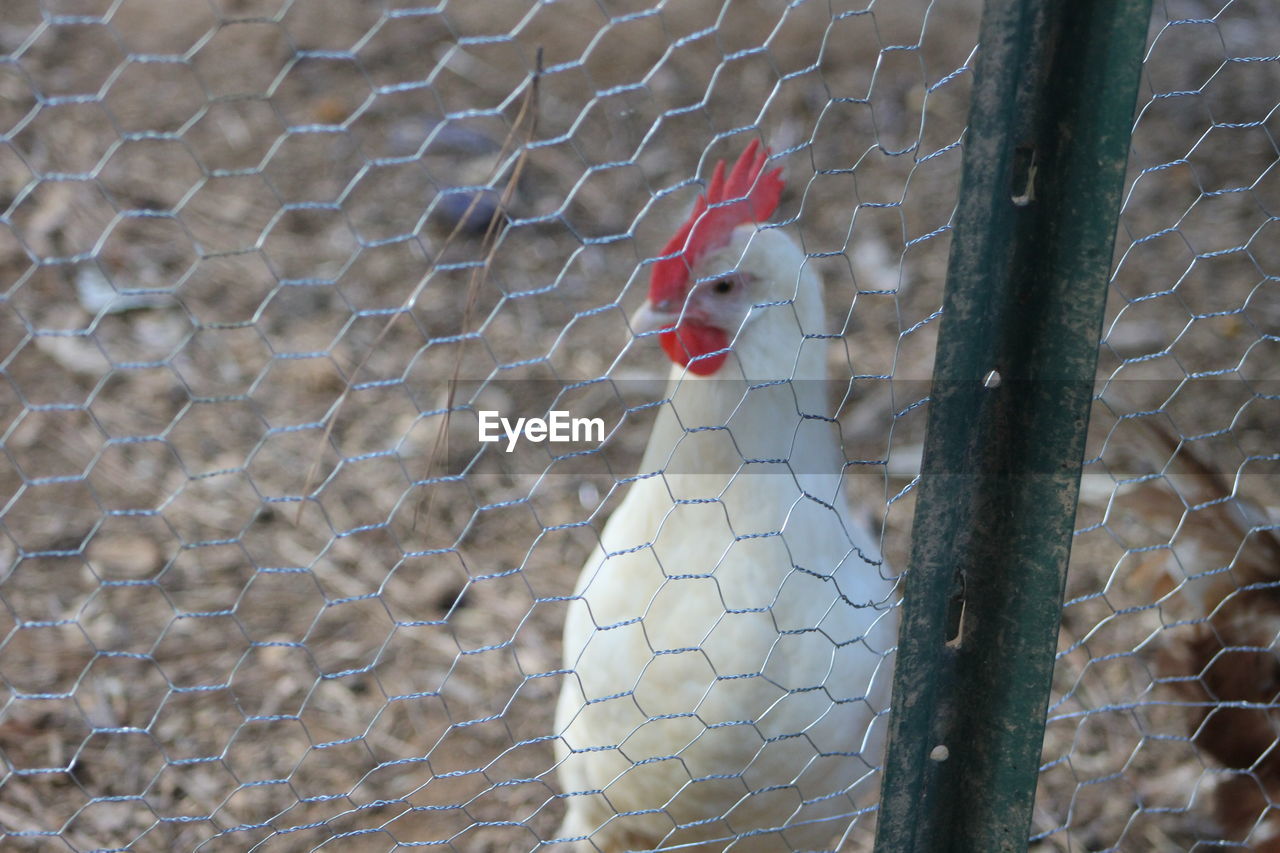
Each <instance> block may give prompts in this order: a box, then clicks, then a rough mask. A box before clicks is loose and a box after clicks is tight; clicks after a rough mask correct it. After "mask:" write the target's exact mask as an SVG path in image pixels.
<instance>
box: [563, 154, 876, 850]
mask: <svg viewBox="0 0 1280 853" xmlns="http://www.w3.org/2000/svg"><path fill="white" fill-rule="evenodd" d="M768 155H769V151H768V149H761V148H760V147H759V146H758V144H757V143H753V144H752V145H750V146H749V147H748V148H747V149H746V151H745V152H744V153H743V154H742V157H741V158H740V159H739V160H738V162H737V164H736V165H735V166H734V167H733V169H732V171H731V172H730V173H729V174H728V176H727V177H726V175H725V168H724V163H723V162H721V163H719V164H718V165H717V167H716V169H715V172H714V175H713V177H712V180H711V183H710V185H709V186H708V188H707V191H706V193H705V195H704V196H702V197H701V198H699V200H698V203H697V205H696V206H695V209H694V211H693V213H692V215H691V216H690V217H689V220H688V221H687V222H685V223H684V225H683V226H682V227H681V228H680V229H679V231H678V232H677V233H676V235H675V236H674V237H673V238H672V240H671V242H670V243H669V244H668V245H667V247H666V249H665V250H664V257H663V259H662V260H659V261H658V262H657V263H655V264H654V265H653V269H652V279H651V285H650V290H649V299H648V302H647V304H646V305H645V306H644V307H643V308H642V309H641V311H640V313H639V314H638V315H637V318H636V320H635V321H634V322H633V328H635V329H636V330H637V331H640V330H641V329H648V330H651V331H658V330H661V333H660V340H661V344H662V347H663V348H664V350H665V351H666V353H667V355H668V356H669V357H670V359H671V361H672V362H674V365H673V367H672V369H671V375H670V382H669V385H668V392H667V393H668V399H667V402H666V403H665V404H664V405H663V406H662V407H661V409H660V411H659V414H658V416H657V419H656V422H655V424H654V427H653V432H652V435H651V436H650V439H649V444H648V447H647V450H646V452H645V454H644V457H643V462H642V464H641V466H640V474H639V476H638V477H637V478H635V479H634V480H633V481H631V482H630V483H629V484H628V485H627V488H628V489H629V491H628V493H627V494H626V497H625V499H624V500H623V501H622V503H621V504H620V505H619V507H618V508H617V510H616V511H615V512H614V514H613V516H612V517H611V518H610V519H609V521H608V523H607V524H606V525H605V528H604V530H603V532H602V533H601V535H600V542H599V546H598V547H597V548H596V549H595V552H594V553H593V554H592V555H591V557H590V558H589V559H588V560H587V562H586V565H585V566H584V567H583V569H582V574H581V576H580V578H579V581H578V583H577V587H576V591H575V595H574V597H573V599H572V601H571V603H570V605H569V607H568V613H567V618H566V624H565V629H564V659H565V669H566V670H567V671H569V673H570V674H569V675H568V676H567V677H566V678H565V681H564V685H563V689H562V692H561V694H560V700H559V704H558V707H557V713H556V730H557V732H558V733H559V739H558V742H557V744H556V745H557V767H558V773H559V777H560V780H561V782H562V785H563V789H564V793H565V795H566V796H565V798H564V799H565V801H566V804H567V807H568V813H567V816H566V817H565V820H564V823H563V825H562V826H561V828H560V831H559V837H560V838H561V839H563V840H564V843H566V844H568V845H571V847H570V848H569V849H573V850H574V851H583V853H585V851H603V853H617V852H618V851H624V850H654V849H662V850H665V849H669V848H674V847H679V848H680V849H681V850H685V851H698V853H709V851H721V850H726V849H730V848H731V849H732V850H733V851H734V853H763V851H792V850H818V849H831V842H832V839H833V838H835V837H837V836H838V835H839V834H840V832H841V831H842V830H844V829H845V828H846V827H847V826H848V824H849V823H850V822H851V818H850V815H851V814H853V813H854V812H855V811H857V809H858V807H859V806H858V803H859V802H860V801H861V800H863V799H865V796H864V795H865V794H866V793H868V792H870V791H874V789H875V787H876V786H877V785H878V774H877V765H878V763H879V761H880V759H881V753H882V749H883V741H884V735H885V731H886V728H887V716H886V715H887V706H888V700H889V689H890V681H891V678H892V653H893V649H894V647H895V643H896V640H897V611H896V610H895V609H894V608H893V599H894V595H895V580H894V578H893V577H892V576H891V575H890V573H889V571H888V569H887V568H886V567H885V566H884V565H883V563H882V560H881V557H880V555H879V551H878V549H877V539H876V536H875V535H874V534H873V533H872V532H871V531H870V530H869V529H868V528H867V526H866V525H865V523H863V522H860V521H858V520H856V519H855V517H854V516H852V515H851V514H850V513H849V512H847V511H846V509H845V505H844V494H843V491H842V485H841V480H842V476H841V474H842V471H843V467H844V464H845V457H844V455H843V452H842V450H841V445H840V441H839V431H838V426H837V424H836V423H835V421H834V420H833V419H832V418H830V417H829V416H828V415H826V414H825V413H826V412H827V410H828V401H827V398H828V386H827V368H826V351H825V347H826V343H827V340H828V338H827V337H824V336H823V332H824V309H823V299H822V291H821V287H820V283H819V281H818V278H817V276H816V275H815V273H814V271H813V270H812V268H811V267H810V266H808V265H807V264H806V256H805V253H804V252H803V250H802V249H801V248H800V247H799V246H798V245H797V244H796V243H795V242H794V241H793V240H792V239H791V238H790V237H789V236H788V235H787V234H785V233H784V232H783V231H782V230H779V229H776V228H762V227H761V225H760V223H763V222H764V221H765V220H766V219H768V217H770V216H771V215H772V213H773V211H774V209H775V208H776V206H777V204H778V199H779V197H780V195H781V193H782V189H783V183H782V180H781V178H780V175H779V173H780V171H781V170H775V171H768V172H767V171H765V164H766V162H767V159H768ZM864 807H865V804H864Z"/></svg>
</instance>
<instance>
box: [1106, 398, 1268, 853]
mask: <svg viewBox="0 0 1280 853" xmlns="http://www.w3.org/2000/svg"><path fill="white" fill-rule="evenodd" d="M1132 423H1133V424H1134V425H1136V426H1137V427H1139V429H1140V431H1139V436H1140V437H1141V439H1142V444H1143V445H1145V447H1146V450H1147V453H1148V454H1149V455H1150V456H1151V457H1152V458H1153V459H1155V460H1157V461H1158V462H1159V467H1161V468H1162V469H1163V470H1162V476H1161V477H1160V478H1158V479H1156V480H1154V481H1152V482H1150V483H1147V484H1144V485H1143V486H1142V487H1141V488H1140V490H1139V491H1138V492H1137V493H1135V495H1134V496H1133V498H1132V499H1131V500H1132V503H1133V505H1134V506H1135V507H1138V508H1140V514H1141V515H1143V516H1146V517H1148V518H1149V519H1150V520H1151V521H1153V522H1155V523H1157V524H1161V525H1163V524H1165V523H1167V522H1168V521H1169V520H1171V519H1178V524H1177V530H1176V532H1175V533H1174V534H1173V536H1172V537H1171V538H1170V541H1169V543H1168V547H1167V549H1157V550H1152V551H1151V552H1150V554H1149V557H1148V564H1147V565H1144V566H1142V569H1144V570H1145V569H1146V568H1148V567H1151V568H1156V569H1158V570H1162V571H1163V573H1164V575H1165V580H1164V581H1159V580H1157V581H1156V582H1155V583H1153V584H1152V586H1153V587H1154V588H1155V590H1156V591H1157V592H1158V593H1160V594H1161V598H1160V613H1161V615H1162V620H1163V621H1164V623H1165V625H1166V627H1164V628H1163V630H1162V631H1161V638H1160V640H1161V641H1160V642H1159V643H1158V645H1157V648H1158V649H1159V654H1158V656H1157V660H1156V664H1157V666H1156V669H1157V672H1158V674H1159V675H1160V677H1161V679H1162V681H1163V683H1164V684H1165V685H1167V686H1168V687H1170V688H1172V690H1173V692H1174V694H1175V695H1176V698H1177V699H1178V700H1180V701H1181V702H1182V703H1184V704H1185V706H1186V707H1187V709H1188V714H1189V719H1188V720H1187V733H1188V735H1189V737H1190V739H1191V740H1192V742H1193V743H1195V745H1196V746H1197V747H1198V749H1199V750H1200V751H1201V754H1202V755H1204V756H1206V757H1208V758H1210V759H1212V762H1213V763H1216V764H1217V765H1218V766H1219V767H1221V768H1223V770H1225V772H1216V773H1214V774H1213V775H1214V782H1215V785H1214V786H1213V787H1212V793H1211V794H1210V797H1209V799H1210V801H1211V802H1212V804H1213V808H1214V811H1215V817H1216V819H1217V821H1218V823H1219V825H1220V827H1221V830H1222V832H1223V833H1224V835H1225V837H1226V838H1227V839H1229V840H1231V841H1233V842H1236V843H1237V844H1239V845H1242V846H1243V847H1244V849H1247V850H1249V851H1253V853H1280V816H1278V815H1277V813H1276V810H1275V806H1274V803H1276V802H1278V801H1280V738H1278V737H1277V731H1280V651H1278V650H1277V646H1276V638H1277V634H1278V632H1280V537H1278V536H1277V528H1276V524H1275V523H1274V522H1273V521H1271V520H1270V519H1269V517H1268V515H1267V514H1266V513H1265V512H1263V511H1261V510H1259V509H1256V508H1255V507H1252V506H1250V505H1249V504H1248V503H1246V502H1245V501H1243V500H1241V499H1240V498H1239V495H1238V485H1239V481H1238V480H1237V481H1236V483H1235V484H1232V483H1229V482H1227V481H1226V480H1224V479H1223V477H1222V476H1221V474H1219V473H1218V472H1217V471H1216V470H1215V469H1214V467H1213V466H1212V465H1211V464H1210V463H1209V462H1207V461H1206V460H1204V459H1202V458H1201V457H1200V456H1199V455H1198V454H1197V451H1196V450H1195V446H1194V443H1192V442H1181V441H1179V440H1178V439H1177V438H1176V437H1174V436H1173V435H1172V434H1171V433H1170V432H1169V431H1168V430H1167V429H1166V428H1164V427H1162V426H1159V425H1158V424H1159V421H1157V419H1155V418H1138V419H1134V420H1133V421H1132ZM1140 574H1141V575H1142V576H1143V577H1146V576H1147V574H1148V573H1147V572H1146V571H1142V572H1140ZM1206 763H1208V762H1206Z"/></svg>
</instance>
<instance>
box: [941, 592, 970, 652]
mask: <svg viewBox="0 0 1280 853" xmlns="http://www.w3.org/2000/svg"><path fill="white" fill-rule="evenodd" d="M964 586H965V584H964V575H963V574H960V573H957V574H956V577H955V580H954V581H953V582H952V590H951V600H950V602H948V604H947V642H946V645H947V647H948V648H952V649H957V648H959V647H960V638H961V637H962V635H963V633H964Z"/></svg>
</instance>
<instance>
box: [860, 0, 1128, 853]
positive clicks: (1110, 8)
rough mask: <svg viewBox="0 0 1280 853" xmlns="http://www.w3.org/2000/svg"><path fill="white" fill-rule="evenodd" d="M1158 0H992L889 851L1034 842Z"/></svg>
mask: <svg viewBox="0 0 1280 853" xmlns="http://www.w3.org/2000/svg"><path fill="white" fill-rule="evenodd" d="M1149 16H1150V0H1107V2H1103V1H1102V0H1078V2H1071V3H1058V2H1053V0H992V2H988V3H987V4H986V9H985V11H984V16H983V21H982V29H981V35H980V43H981V50H980V56H979V59H978V62H977V66H976V69H975V84H974V90H973V102H972V105H971V108H970V113H969V130H968V132H967V135H966V137H965V151H964V169H963V178H962V183H961V200H960V205H959V208H958V210H957V214H956V221H955V233H954V235H953V240H952V247H951V259H950V265H949V272H948V279H947V289H946V296H945V302H944V319H943V322H942V327H941V330H940V334H939V341H938V349H937V360H936V367H935V369H934V384H933V391H932V403H931V411H930V418H929V425H928V436H927V439H926V444H925V456H924V468H923V471H924V473H923V477H922V480H921V484H920V494H919V499H918V500H919V503H918V505H917V511H916V516H915V523H914V527H913V544H912V555H911V563H910V571H909V572H908V575H907V578H906V588H905V610H904V619H903V624H902V632H901V642H900V647H899V652H898V664H897V674H896V676H895V682H894V691H893V709H894V710H893V719H892V722H891V725H890V736H889V753H888V758H887V768H886V775H885V783H884V793H883V798H882V806H881V814H880V818H879V828H878V831H877V839H876V850H877V851H879V853H897V851H922V853H939V851H975V853H993V851H1014V850H1025V849H1026V847H1027V838H1028V835H1029V827H1030V822H1031V810H1032V804H1033V801H1034V796H1035V787H1036V777H1037V770H1038V766H1039V758H1040V748H1041V741H1042V739H1043V735H1044V714H1045V709H1046V704H1047V701H1048V695H1049V687H1050V678H1051V676H1052V671H1053V663H1054V652H1055V640H1056V637H1057V631H1058V622H1059V613H1060V609H1061V605H1062V590H1063V583H1064V579H1065V574H1066V566H1067V558H1068V556H1069V554H1070V546H1071V534H1072V527H1073V522H1074V517H1075V504H1076V497H1077V492H1078V488H1079V475H1080V466H1081V461H1082V456H1083V452H1084V442H1085V431H1086V427H1087V425H1088V414H1089V406H1090V400H1091V397H1092V393H1093V379H1094V370H1095V367H1096V363H1097V350H1098V339H1099V333H1100V328H1101V323H1102V317H1103V309H1104V305H1105V302H1106V294H1107V280H1108V272H1109V271H1110V266H1111V256H1112V245H1113V240H1114V235H1115V230H1116V221H1117V215H1118V211H1119V202H1120V196H1121V191H1122V189H1123V181H1124V172H1125V163H1126V158H1127V154H1128V144H1129V133H1130V127H1131V123H1132V116H1133V107H1134V101H1135V97H1136V90H1137V82H1138V76H1139V70H1140V68H1141V58H1142V52H1143V48H1144V46H1145V44H1146V35H1147V24H1148V20H1149Z"/></svg>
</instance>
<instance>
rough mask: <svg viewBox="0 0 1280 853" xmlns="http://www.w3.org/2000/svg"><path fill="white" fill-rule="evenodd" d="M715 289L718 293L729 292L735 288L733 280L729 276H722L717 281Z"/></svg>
mask: <svg viewBox="0 0 1280 853" xmlns="http://www.w3.org/2000/svg"><path fill="white" fill-rule="evenodd" d="M714 289H715V292H716V293H728V292H729V291H731V290H733V280H732V279H728V278H722V279H720V280H719V281H717V282H716V283H715V288H714Z"/></svg>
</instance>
